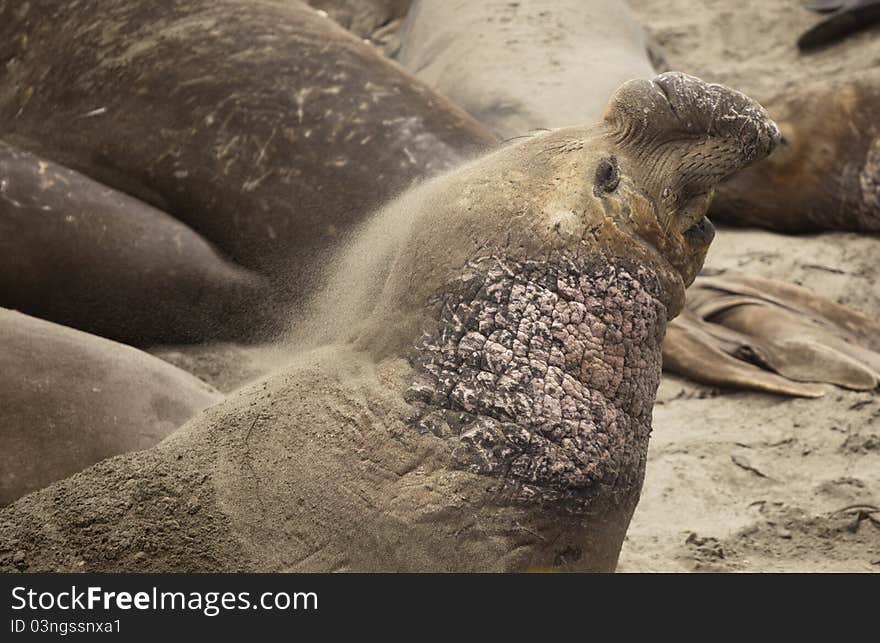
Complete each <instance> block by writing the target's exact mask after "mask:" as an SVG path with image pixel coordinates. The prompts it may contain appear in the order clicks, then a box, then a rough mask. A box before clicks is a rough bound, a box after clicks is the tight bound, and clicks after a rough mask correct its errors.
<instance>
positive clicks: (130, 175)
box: [0, 0, 494, 294]
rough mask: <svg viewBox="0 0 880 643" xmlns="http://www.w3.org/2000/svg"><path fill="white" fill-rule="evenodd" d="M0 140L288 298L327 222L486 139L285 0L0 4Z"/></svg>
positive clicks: (332, 225)
mask: <svg viewBox="0 0 880 643" xmlns="http://www.w3.org/2000/svg"><path fill="white" fill-rule="evenodd" d="M0 43H2V44H0V59H2V60H4V61H7V62H6V64H5V65H4V66H3V67H2V70H0V137H2V138H3V139H4V140H6V141H7V142H9V143H11V144H13V145H16V146H18V147H19V148H21V149H24V150H26V151H29V152H32V153H35V154H38V155H39V156H41V157H42V158H44V159H47V160H52V161H55V162H57V163H60V164H63V165H65V166H67V167H69V168H71V169H73V170H76V171H78V172H81V173H82V174H84V175H86V176H88V177H90V178H91V179H93V180H96V181H99V182H101V183H103V184H105V185H107V186H109V187H112V188H114V189H116V190H119V191H122V192H125V193H127V194H129V195H131V196H134V197H137V198H140V199H141V200H143V201H145V202H147V203H149V204H151V205H153V206H155V207H157V208H158V209H160V210H163V211H165V212H167V213H168V214H170V215H172V216H174V217H175V218H177V219H178V220H180V221H181V222H183V223H185V224H186V225H187V226H189V227H190V228H191V229H193V230H194V231H195V232H197V233H198V234H200V235H202V236H203V237H204V238H205V239H207V240H209V241H210V242H212V243H213V244H215V245H216V246H217V247H218V248H219V249H220V250H221V251H222V252H223V253H224V255H225V256H226V257H227V258H229V259H230V260H231V261H233V262H235V263H238V264H239V265H241V266H243V267H245V268H247V269H252V270H257V271H259V272H261V273H263V274H265V275H268V276H269V277H270V278H272V279H273V281H274V282H275V284H276V285H277V286H279V287H281V288H282V289H285V290H289V291H291V292H292V293H294V294H298V293H301V292H303V291H305V290H307V289H308V287H309V283H310V279H309V277H310V276H311V272H312V268H314V267H316V266H319V263H320V262H319V261H318V260H317V259H316V258H317V257H320V256H322V255H321V253H322V252H326V251H328V249H329V248H331V247H332V246H334V244H336V243H337V242H338V241H339V236H340V234H341V231H343V230H346V229H348V228H349V226H350V225H351V224H353V223H356V222H357V221H360V220H361V219H362V218H364V217H365V216H366V215H367V214H369V213H370V212H371V211H372V210H373V209H375V208H376V207H377V206H379V205H381V204H382V203H383V202H385V201H387V200H388V199H389V198H391V197H393V196H395V195H396V194H398V193H399V192H401V191H403V190H405V189H406V188H408V187H409V186H410V185H411V184H412V183H413V182H415V181H417V180H420V179H421V178H423V177H424V176H426V175H430V174H432V173H435V172H439V171H442V170H444V169H447V168H449V167H451V166H452V165H454V164H456V163H458V162H460V161H461V160H462V159H463V158H467V157H469V156H472V155H475V154H477V153H478V152H481V151H484V150H485V149H486V148H487V147H489V146H491V145H492V143H493V142H494V139H493V137H492V136H491V135H490V134H488V133H487V132H486V131H485V130H484V129H483V128H481V127H480V126H479V124H478V123H476V122H475V121H474V120H473V119H472V118H471V117H469V116H468V115H467V114H466V113H465V112H463V111H462V110H461V109H460V108H458V107H456V106H455V105H453V104H452V103H450V102H449V101H448V100H447V99H445V98H442V97H440V96H438V95H437V94H436V93H435V92H433V91H432V90H430V89H429V88H428V87H427V86H426V85H424V84H423V83H421V82H419V81H418V80H416V79H414V78H413V77H411V76H410V75H409V74H406V73H405V72H403V71H402V70H401V69H400V67H399V66H397V65H395V64H394V63H392V62H390V61H388V60H387V59H385V58H384V57H383V56H382V55H381V54H380V53H378V52H377V51H376V50H375V48H373V47H371V46H369V45H367V44H365V43H364V42H363V41H362V40H360V39H358V38H357V37H355V36H354V35H352V34H350V33H348V32H346V31H345V30H344V29H343V28H342V27H339V26H338V25H336V24H335V23H334V22H333V21H332V20H329V19H328V18H327V17H325V16H323V15H321V14H319V13H318V12H317V11H316V10H315V9H312V8H311V7H308V6H307V5H305V4H304V3H301V2H298V1H285V2H259V3H253V2H249V1H245V0H172V1H170V2H163V3H161V4H157V3H156V2H154V1H153V0H104V1H102V2H100V3H97V2H95V3H85V4H84V3H81V2H74V1H73V0H60V1H59V0H39V1H32V2H27V3H21V2H18V1H17V0H0Z"/></svg>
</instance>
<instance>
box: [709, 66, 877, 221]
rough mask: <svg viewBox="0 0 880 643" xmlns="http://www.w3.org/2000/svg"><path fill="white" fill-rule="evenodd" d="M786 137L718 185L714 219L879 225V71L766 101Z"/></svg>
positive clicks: (714, 204) (801, 89) (804, 89)
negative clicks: (767, 153) (770, 151)
mask: <svg viewBox="0 0 880 643" xmlns="http://www.w3.org/2000/svg"><path fill="white" fill-rule="evenodd" d="M766 106H767V109H768V111H769V112H770V114H772V116H773V118H774V119H775V120H776V121H777V122H778V123H779V128H780V131H781V132H782V136H783V139H782V143H781V144H780V145H779V147H778V148H777V149H776V151H775V152H774V153H773V154H772V155H771V156H770V157H769V158H768V159H767V160H765V161H762V162H761V163H758V164H756V165H755V166H753V167H752V168H749V169H747V170H745V171H744V172H742V173H740V174H737V175H736V176H733V177H731V178H730V179H729V180H727V181H724V182H723V183H721V184H720V185H719V186H718V194H717V197H716V198H715V201H714V203H713V204H712V208H711V213H710V216H712V218H713V220H716V219H717V220H718V221H720V222H723V223H729V224H734V225H751V226H757V227H762V228H768V229H771V230H778V231H780V232H790V233H791V232H817V231H822V230H847V231H853V232H880V118H878V116H877V115H878V113H880V72H877V71H872V72H869V73H867V74H865V75H863V76H859V77H857V78H855V79H853V80H849V81H847V82H844V83H839V82H838V83H829V82H822V83H817V84H814V85H811V86H808V87H805V88H799V89H797V90H795V91H793V92H791V93H788V94H784V95H781V96H777V97H776V98H774V99H772V100H769V101H767V103H766Z"/></svg>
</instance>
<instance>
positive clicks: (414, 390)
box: [407, 255, 666, 513]
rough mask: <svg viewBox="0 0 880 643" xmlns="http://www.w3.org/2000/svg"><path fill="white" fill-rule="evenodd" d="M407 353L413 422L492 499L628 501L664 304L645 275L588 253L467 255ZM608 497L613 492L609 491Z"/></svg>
mask: <svg viewBox="0 0 880 643" xmlns="http://www.w3.org/2000/svg"><path fill="white" fill-rule="evenodd" d="M437 303H438V311H439V322H438V324H437V327H436V329H435V331H434V332H432V333H429V334H426V335H425V336H424V337H423V339H422V341H421V342H420V344H419V346H418V348H417V349H416V351H415V353H414V354H413V357H412V360H411V361H412V364H413V366H414V368H415V369H416V372H417V373H418V374H419V376H418V380H417V381H416V382H415V383H414V384H413V386H412V387H410V389H409V390H408V391H407V399H408V401H410V402H411V403H413V404H414V405H415V406H416V407H418V409H419V413H418V414H417V415H418V420H417V421H416V427H417V428H418V429H419V430H421V431H431V432H433V433H434V434H435V435H437V436H438V437H443V438H446V439H448V440H449V441H450V449H451V450H452V454H453V461H454V463H455V465H456V466H458V467H460V468H462V469H465V470H468V471H470V472H473V473H479V474H486V475H494V476H499V477H502V478H503V484H502V485H501V486H500V487H499V489H500V490H501V493H502V495H503V496H505V497H508V498H510V497H512V498H514V499H515V500H517V501H529V502H535V501H538V502H540V503H542V504H549V505H553V506H555V507H557V508H558V509H560V510H563V511H565V512H568V513H585V512H589V511H592V510H595V509H598V508H600V507H599V506H598V505H601V504H602V503H607V502H609V501H611V502H615V501H619V500H620V499H621V498H622V497H628V498H631V499H633V507H634V506H635V504H634V503H635V500H634V499H637V498H638V492H639V489H640V488H641V484H642V478H643V475H644V467H645V459H646V455H647V444H648V435H649V433H650V426H651V409H652V406H653V403H654V397H655V394H656V390H657V386H658V384H659V380H660V365H661V349H660V346H661V342H662V339H663V334H664V332H665V326H666V309H665V307H664V305H663V304H662V303H660V299H659V297H658V285H657V280H656V277H655V276H654V275H652V274H651V273H649V272H648V271H647V270H645V269H644V268H642V267H638V266H636V265H633V264H628V263H627V262H625V261H623V260H613V259H609V258H607V257H603V256H601V255H596V256H593V257H592V258H590V259H589V260H587V262H579V263H577V264H575V263H574V262H565V263H562V264H557V265H552V266H548V265H547V264H545V263H542V262H514V261H505V260H502V259H498V258H494V257H490V258H486V259H482V260H479V261H475V262H472V263H471V264H470V265H469V266H468V270H466V271H465V272H464V273H463V274H462V276H461V277H460V278H459V279H458V280H457V281H456V282H453V283H452V284H451V285H450V287H449V291H448V293H447V294H446V295H445V296H443V297H441V298H440V299H439V301H438V302H437ZM615 499H617V500H615Z"/></svg>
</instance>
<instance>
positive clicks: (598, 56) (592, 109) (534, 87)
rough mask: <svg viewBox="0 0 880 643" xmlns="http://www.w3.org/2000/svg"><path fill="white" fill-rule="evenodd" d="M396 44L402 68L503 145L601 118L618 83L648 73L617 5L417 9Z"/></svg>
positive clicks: (644, 46)
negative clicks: (500, 139) (534, 133)
mask: <svg viewBox="0 0 880 643" xmlns="http://www.w3.org/2000/svg"><path fill="white" fill-rule="evenodd" d="M401 40H402V47H401V50H400V53H399V54H398V60H399V61H400V62H401V64H402V65H403V66H404V67H406V68H407V69H409V70H410V71H412V72H413V73H414V74H415V75H416V76H417V77H419V78H420V79H422V80H424V81H425V82H426V83H428V84H429V85H430V86H431V87H433V88H434V89H436V90H437V91H439V92H440V93H441V94H443V95H445V96H448V97H449V98H451V99H452V100H454V101H456V102H457V103H458V104H459V105H461V106H462V107H464V108H465V109H466V110H467V111H468V112H469V113H470V114H472V115H473V116H475V117H476V118H477V119H478V120H480V121H481V122H483V123H485V124H486V125H488V126H489V128H490V129H492V130H493V131H494V132H495V133H496V134H498V135H500V136H502V137H504V138H508V137H511V136H516V135H518V134H523V133H525V132H527V131H529V130H531V129H535V128H554V127H565V126H569V125H576V124H578V123H582V122H583V121H584V115H585V114H590V115H592V114H596V116H597V117H598V115H599V114H601V111H602V108H603V107H604V106H605V104H606V103H607V102H608V97H609V96H610V95H611V93H612V92H613V91H614V90H615V89H617V87H618V86H619V85H620V84H621V83H623V82H625V81H627V80H631V79H633V78H651V77H652V76H653V75H654V73H655V72H654V69H653V67H652V65H651V63H650V61H649V56H648V47H649V44H648V42H647V39H646V37H645V34H644V32H643V31H642V29H641V27H640V26H639V24H638V23H637V22H636V20H635V18H634V17H633V16H632V15H631V14H630V12H629V10H628V8H627V7H626V4H625V3H624V2H620V1H617V0H521V1H520V2H508V1H507V0H485V1H484V2H472V1H470V0H451V1H450V0H443V1H442V2H441V1H440V0H417V1H416V2H415V3H414V4H413V6H412V9H410V12H409V14H408V16H407V19H406V21H405V23H404V27H403V30H402V35H401ZM573 95H574V96H577V97H578V100H577V101H572V100H571V97H572V96H573ZM551 115H552V116H551Z"/></svg>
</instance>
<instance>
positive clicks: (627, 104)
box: [605, 72, 780, 188]
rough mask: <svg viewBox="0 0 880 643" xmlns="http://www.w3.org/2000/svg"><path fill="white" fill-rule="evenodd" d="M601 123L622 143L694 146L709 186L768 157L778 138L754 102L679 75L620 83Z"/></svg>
mask: <svg viewBox="0 0 880 643" xmlns="http://www.w3.org/2000/svg"><path fill="white" fill-rule="evenodd" d="M605 120H606V122H608V123H610V124H611V125H612V126H613V128H614V130H615V132H616V133H617V134H618V136H619V138H620V141H619V142H620V143H622V144H628V145H630V146H639V145H645V146H651V145H656V144H658V143H659V144H663V143H671V144H675V143H680V144H681V145H682V146H683V147H686V146H687V145H688V144H691V145H695V146H697V147H699V148H700V155H701V157H702V158H703V160H704V163H703V167H702V168H701V172H700V174H703V175H704V176H703V177H701V178H704V179H711V181H712V183H713V184H714V182H717V181H718V180H720V179H721V178H723V177H724V176H726V175H728V174H731V173H733V172H736V171H737V170H739V169H741V168H743V167H745V166H747V165H749V164H751V163H754V162H755V161H757V160H760V159H762V158H764V157H766V156H768V155H769V154H770V152H772V151H773V148H774V147H775V146H776V145H777V143H778V142H779V137H780V134H779V129H778V128H777V126H776V124H775V123H774V122H773V120H772V119H771V118H770V116H769V114H768V113H767V111H766V110H765V109H764V108H763V107H761V105H760V104H759V103H757V102H756V101H754V100H752V99H751V98H749V97H748V96H746V95H745V94H742V93H740V92H738V91H735V90H733V89H730V88H729V87H725V86H723V85H717V84H712V83H706V82H704V81H702V80H700V79H699V78H695V77H693V76H688V75H687V74H683V73H681V72H668V73H665V74H660V75H659V76H657V77H655V78H654V79H653V80H634V81H630V82H628V83H626V84H625V85H623V86H622V87H620V89H618V90H617V92H615V94H614V96H612V98H611V101H610V102H609V105H608V108H607V110H606V113H605ZM682 169H684V170H686V169H687V168H686V167H683V168H682ZM695 178H697V177H695ZM701 182H702V181H701ZM704 187H706V188H708V187H711V185H705V186H704Z"/></svg>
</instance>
